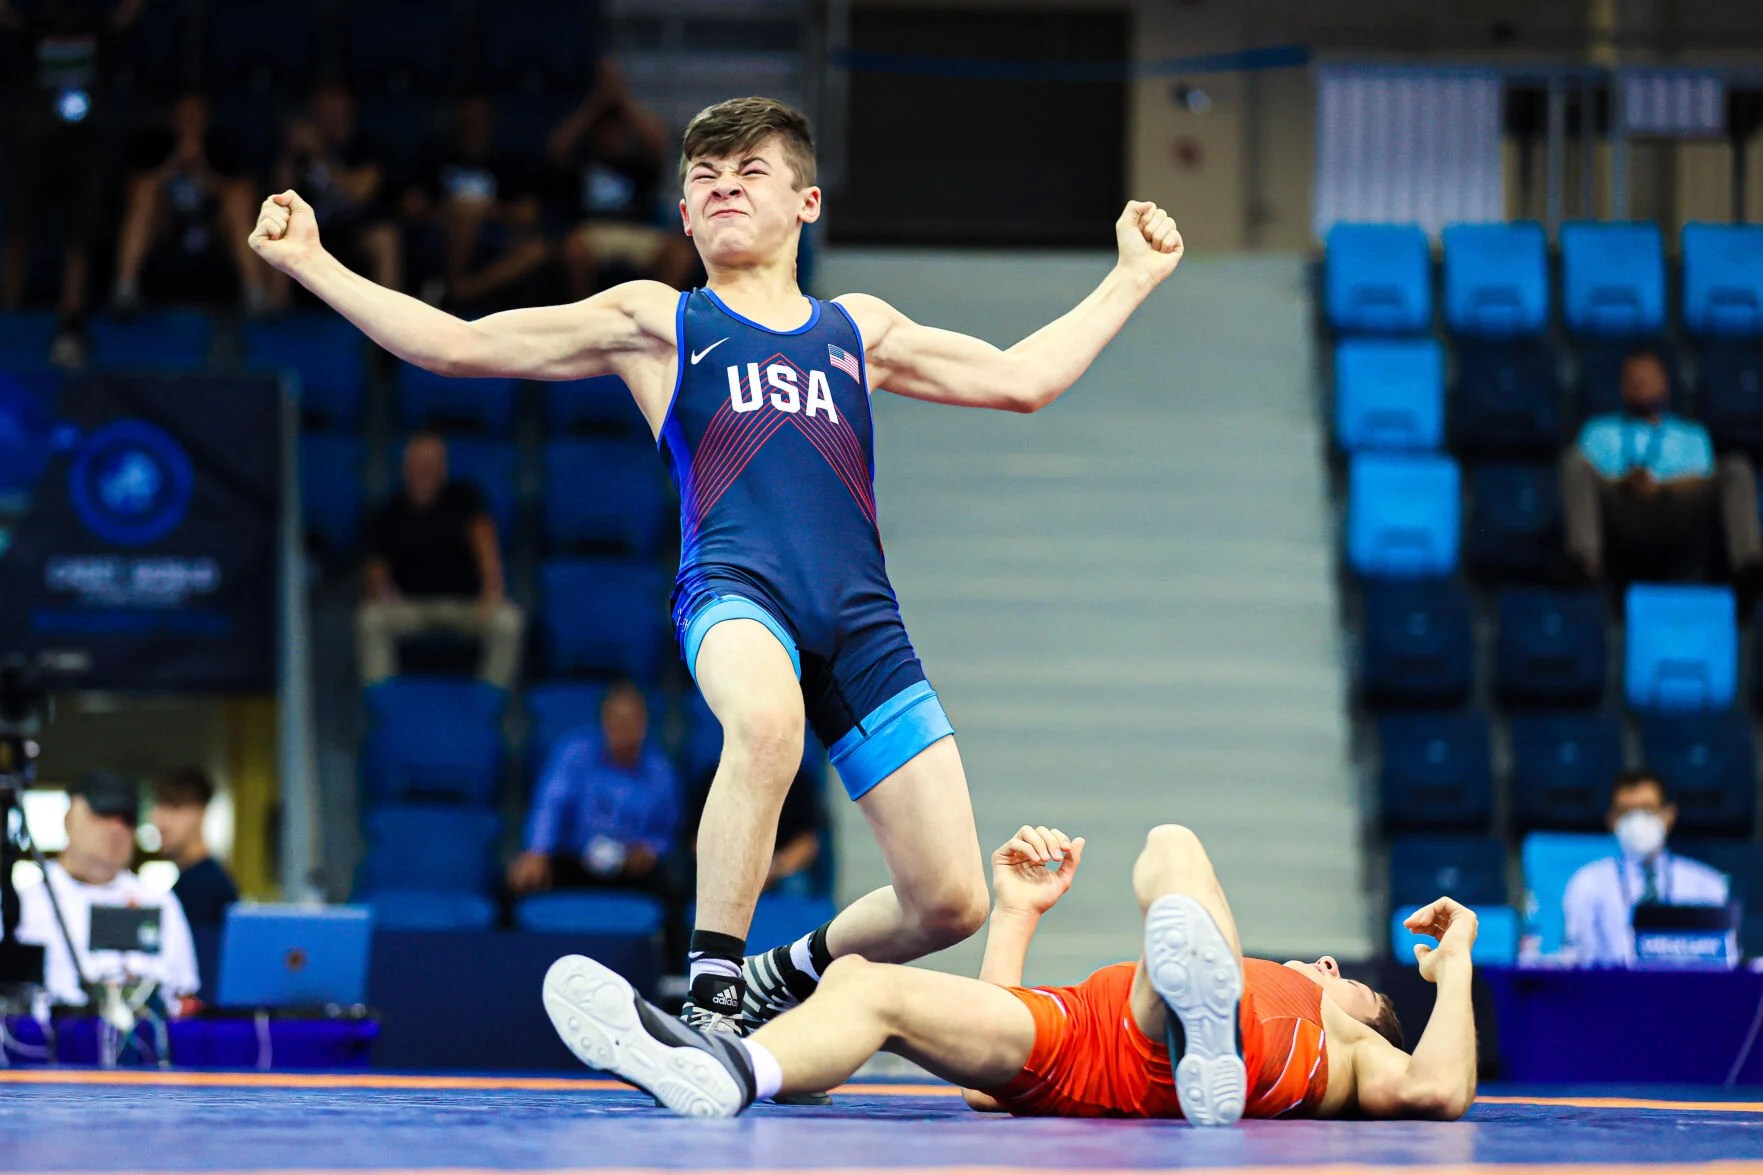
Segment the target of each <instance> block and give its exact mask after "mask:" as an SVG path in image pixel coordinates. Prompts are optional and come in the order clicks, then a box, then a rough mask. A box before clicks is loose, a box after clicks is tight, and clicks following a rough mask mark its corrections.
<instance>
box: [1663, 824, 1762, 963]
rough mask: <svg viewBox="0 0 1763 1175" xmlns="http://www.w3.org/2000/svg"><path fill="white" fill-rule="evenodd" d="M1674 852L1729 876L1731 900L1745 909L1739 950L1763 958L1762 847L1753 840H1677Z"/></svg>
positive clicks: (1750, 955) (1750, 956)
mask: <svg viewBox="0 0 1763 1175" xmlns="http://www.w3.org/2000/svg"><path fill="white" fill-rule="evenodd" d="M1671 851H1672V852H1674V853H1676V854H1677V855H1679V856H1682V857H1688V858H1690V859H1691V860H1694V861H1700V862H1701V863H1702V864H1704V865H1707V866H1709V867H1710V868H1713V869H1718V870H1720V872H1722V873H1724V874H1726V877H1727V881H1728V883H1729V885H1730V891H1729V892H1730V894H1731V896H1732V898H1733V899H1734V900H1736V901H1738V902H1739V903H1740V904H1741V905H1742V906H1743V907H1744V921H1743V922H1742V923H1741V924H1740V928H1739V948H1740V950H1741V951H1742V952H1743V953H1744V955H1746V956H1747V957H1749V958H1757V957H1759V956H1763V844H1758V843H1757V842H1756V841H1754V840H1739V841H1734V840H1725V841H1722V840H1683V839H1678V840H1674V841H1673V842H1672V845H1671Z"/></svg>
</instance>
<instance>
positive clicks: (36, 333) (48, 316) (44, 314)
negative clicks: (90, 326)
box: [0, 310, 58, 368]
mask: <svg viewBox="0 0 1763 1175" xmlns="http://www.w3.org/2000/svg"><path fill="white" fill-rule="evenodd" d="M57 321H58V320H57V318H56V316H55V312H54V311H53V310H4V311H0V366H5V367H22V368H39V367H43V366H45V365H46V364H47V363H48V362H49V345H50V344H51V343H53V342H54V341H55V326H56V322H57Z"/></svg>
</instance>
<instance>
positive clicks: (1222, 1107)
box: [544, 824, 1476, 1125]
mask: <svg viewBox="0 0 1763 1175" xmlns="http://www.w3.org/2000/svg"><path fill="white" fill-rule="evenodd" d="M1083 848H1084V842H1083V839H1082V838H1081V837H1080V838H1078V839H1076V840H1071V839H1069V838H1067V837H1066V836H1065V835H1064V834H1063V833H1061V832H1059V831H1058V830H1056V829H1052V830H1050V829H1046V828H1029V827H1024V828H1023V829H1022V830H1021V831H1019V832H1018V833H1017V834H1016V835H1015V836H1014V837H1012V838H1011V840H1010V842H1009V843H1008V844H1006V845H1004V846H1003V847H1002V848H1000V849H999V850H998V851H997V852H996V853H994V854H992V879H993V889H994V905H993V909H992V916H991V922H990V924H989V929H988V936H987V941H986V953H985V961H984V963H983V965H982V966H981V969H980V977H979V978H978V979H967V978H963V977H960V976H955V975H946V974H942V973H940V972H936V971H926V970H921V969H918V968H913V967H900V966H894V965H890V964H881V963H870V962H866V961H865V960H863V959H861V958H856V957H852V956H847V957H845V958H841V959H838V960H835V961H834V963H833V964H832V967H831V968H830V969H829V970H828V971H827V973H826V975H825V977H824V980H823V981H822V983H821V985H820V987H819V989H818V990H817V991H815V992H814V994H813V995H812V996H810V997H809V998H808V999H807V1000H805V1001H804V1002H803V1003H802V1004H801V1005H800V1006H799V1007H796V1008H794V1009H792V1010H791V1011H789V1012H787V1013H785V1014H784V1015H782V1016H779V1017H778V1018H777V1019H776V1020H774V1021H772V1022H771V1023H770V1024H767V1025H766V1026H765V1027H764V1028H762V1029H761V1030H760V1031H759V1032H757V1033H755V1034H754V1035H753V1036H752V1037H750V1038H747V1039H739V1038H735V1037H732V1036H725V1035H717V1034H709V1035H706V1034H703V1033H699V1032H696V1031H694V1030H692V1029H690V1028H687V1027H685V1026H684V1025H682V1024H681V1023H680V1022H679V1021H677V1020H675V1019H673V1018H672V1017H669V1016H666V1015H664V1014H662V1013H661V1012H659V1011H657V1010H656V1009H655V1008H653V1007H651V1006H650V1005H649V1004H648V1003H646V1002H645V1001H644V1000H642V999H641V998H640V997H638V996H636V995H635V994H634V993H633V992H632V990H631V987H630V985H629V984H628V983H626V982H625V980H624V979H622V978H621V977H620V976H618V975H616V974H615V973H613V972H612V971H609V970H607V969H606V968H605V967H602V966H601V965H600V964H598V963H595V962H594V961H593V960H591V959H585V958H582V957H581V956H579V955H571V956H569V957H567V958H563V959H559V960H558V961H557V962H556V963H555V964H553V965H552V967H551V970H550V971H549V973H547V975H546V976H545V988H544V999H545V1010H546V1011H547V1013H549V1015H550V1017H551V1022H552V1023H553V1024H554V1025H555V1026H556V1028H557V1031H558V1033H559V1034H560V1035H561V1036H562V1037H563V1041H564V1043H565V1044H567V1045H568V1046H569V1048H570V1050H571V1051H572V1052H574V1053H575V1055H576V1056H577V1057H579V1058H580V1059H581V1060H582V1061H584V1062H585V1063H587V1064H588V1065H591V1066H593V1067H594V1068H597V1069H605V1070H609V1071H611V1072H613V1073H616V1074H617V1075H618V1076H620V1077H622V1078H624V1079H625V1080H626V1081H629V1082H630V1083H632V1084H633V1085H636V1086H638V1087H640V1088H642V1089H644V1090H646V1091H648V1092H649V1093H651V1094H653V1095H654V1096H655V1097H656V1098H657V1099H659V1100H660V1101H661V1102H662V1103H663V1104H665V1105H666V1106H668V1107H669V1108H670V1109H672V1110H674V1111H675V1112H676V1113H680V1114H686V1115H692V1116H697V1117H727V1116H730V1115H733V1114H738V1113H740V1112H741V1111H742V1110H744V1109H746V1108H747V1107H748V1106H750V1105H752V1104H753V1102H754V1101H756V1100H759V1099H762V1098H768V1097H771V1096H773V1095H774V1094H776V1093H778V1092H780V1091H781V1092H784V1093H789V1092H793V1091H798V1090H821V1089H830V1088H832V1087H833V1086H834V1085H837V1084H838V1083H840V1082H842V1081H844V1080H846V1079H847V1078H849V1077H850V1076H851V1075H852V1074H853V1073H855V1072H856V1071H857V1068H858V1066H860V1065H862V1064H863V1062H864V1061H866V1060H868V1059H869V1058H870V1057H871V1056H873V1055H874V1054H875V1053H876V1052H878V1051H882V1050H886V1051H888V1052H892V1053H898V1054H899V1055H901V1056H903V1057H907V1058H909V1059H911V1060H913V1061H915V1062H917V1063H918V1064H920V1065H922V1066H924V1068H926V1069H928V1070H929V1071H930V1072H932V1073H934V1074H936V1075H937V1076H938V1077H941V1078H944V1079H945V1080H948V1081H952V1082H955V1083H957V1084H959V1085H961V1086H962V1087H964V1089H965V1090H966V1095H965V1096H966V1098H967V1103H968V1104H969V1105H970V1106H973V1107H974V1108H975V1109H982V1110H1006V1111H1009V1112H1010V1113H1013V1114H1024V1115H1057V1116H1065V1117H1142V1118H1176V1117H1185V1118H1187V1119H1188V1120H1189V1121H1191V1122H1193V1123H1195V1124H1196V1125H1227V1124H1229V1123H1232V1122H1235V1121H1236V1120H1237V1119H1239V1118H1242V1117H1245V1116H1247V1117H1250V1118H1281V1117H1283V1118H1332V1117H1344V1116H1354V1115H1358V1116H1363V1117H1371V1118H1447V1119H1448V1118H1457V1117H1461V1116H1462V1115H1463V1113H1464V1112H1465V1111H1467V1110H1468V1109H1469V1106H1470V1103H1471V1102H1472V1101H1473V1100H1474V1097H1475V1072H1476V1068H1475V1027H1474V1023H1473V1019H1472V1015H1471V1010H1470V1001H1469V983H1470V959H1469V955H1470V948H1471V947H1472V946H1474V944H1475V933H1476V918H1475V914H1474V913H1473V912H1472V911H1470V910H1468V909H1466V908H1465V907H1463V906H1461V905H1459V904H1458V903H1457V902H1455V901H1452V900H1451V899H1450V898H1440V899H1439V900H1438V901H1436V902H1434V903H1433V904H1432V905H1430V906H1427V907H1426V908H1425V909H1422V910H1418V911H1416V912H1415V913H1414V914H1413V915H1412V916H1411V917H1409V918H1408V920H1407V925H1408V927H1409V929H1411V930H1413V931H1415V932H1416V933H1418V934H1422V935H1428V936H1430V937H1432V938H1433V939H1435V940H1436V945H1434V946H1417V947H1416V948H1415V955H1416V957H1417V959H1418V961H1419V964H1420V974H1421V975H1422V976H1423V977H1424V978H1425V979H1427V980H1428V981H1430V982H1432V983H1434V984H1436V985H1437V986H1438V996H1437V1003H1436V1006H1435V1008H1434V1010H1433V1014H1432V1018H1431V1021H1430V1022H1429V1023H1428V1024H1427V1026H1426V1031H1425V1032H1424V1033H1423V1034H1422V1036H1421V1038H1420V1041H1419V1043H1418V1044H1417V1045H1416V1046H1415V1048H1414V1052H1413V1054H1412V1055H1410V1054H1408V1053H1406V1052H1404V1051H1402V1048H1401V1043H1402V1036H1401V1027H1400V1026H1399V1025H1398V1024H1397V1022H1396V1018H1395V1014H1394V1011H1393V1010H1392V1008H1391V1006H1390V1002H1389V999H1388V997H1387V996H1383V995H1380V994H1378V993H1376V992H1374V991H1372V990H1371V989H1370V988H1368V987H1366V986H1365V985H1364V984H1362V983H1359V982H1357V981H1355V980H1349V979H1344V978H1342V977H1341V975H1340V973H1339V971H1338V969H1337V968H1336V966H1335V962H1334V960H1333V959H1331V958H1328V957H1327V956H1324V957H1323V958H1321V959H1318V960H1317V961H1316V962H1314V963H1302V962H1296V961H1294V962H1289V963H1286V964H1284V965H1280V964H1277V963H1271V962H1266V961H1264V960H1261V959H1245V958H1243V956H1242V948H1241V946H1240V940H1239V939H1238V937H1237V928H1236V923H1235V921H1234V920H1233V919H1232V917H1231V913H1230V906H1229V905H1228V904H1227V903H1226V901H1225V898H1224V891H1223V890H1222V889H1220V888H1219V884H1218V879H1217V877H1216V876H1215V875H1214V873H1213V871H1212V862H1211V861H1210V860H1209V859H1208V858H1207V856H1206V850H1205V849H1204V848H1203V847H1202V846H1201V844H1200V840H1199V838H1198V837H1196V836H1195V835H1194V834H1193V833H1192V832H1190V831H1189V830H1188V829H1186V828H1183V827H1180V826H1178V825H1172V824H1165V825H1162V826H1160V827H1157V828H1153V829H1152V830H1151V832H1150V835H1149V836H1148V837H1147V838H1146V840H1145V848H1144V851H1143V852H1142V853H1140V854H1139V859H1138V862H1137V864H1136V865H1135V866H1134V867H1133V889H1134V891H1135V893H1136V894H1137V896H1138V901H1139V909H1140V910H1141V911H1142V912H1143V913H1144V920H1145V936H1144V953H1143V955H1142V957H1141V958H1140V960H1139V962H1138V963H1136V964H1135V963H1116V964H1114V965H1112V966H1108V967H1104V968H1102V969H1101V970H1100V971H1097V972H1096V973H1095V974H1093V975H1091V976H1090V977H1089V978H1088V979H1087V980H1085V981H1084V982H1083V983H1081V984H1078V985H1077V986H1075V987H1036V988H1025V987H1022V986H1020V984H1021V982H1022V966H1023V961H1024V959H1025V957H1026V956H1027V954H1028V945H1029V942H1030V940H1031V939H1032V938H1033V937H1034V932H1035V928H1036V926H1037V924H1038V923H1039V921H1040V917H1041V915H1042V914H1044V913H1046V912H1047V911H1048V910H1050V909H1051V908H1052V907H1053V905H1054V903H1056V902H1057V901H1058V900H1059V899H1060V898H1061V897H1062V896H1063V895H1064V894H1065V892H1066V890H1067V889H1069V888H1070V886H1071V880H1072V878H1073V876H1074V875H1075V874H1076V872H1077V867H1078V863H1079V861H1080V860H1081V859H1082V857H1083ZM1055 862H1056V863H1057V864H1058V868H1057V869H1053V868H1050V865H1052V864H1053V863H1055ZM1172 1059H1173V1060H1174V1061H1175V1064H1174V1069H1173V1072H1172V1070H1171V1060H1172Z"/></svg>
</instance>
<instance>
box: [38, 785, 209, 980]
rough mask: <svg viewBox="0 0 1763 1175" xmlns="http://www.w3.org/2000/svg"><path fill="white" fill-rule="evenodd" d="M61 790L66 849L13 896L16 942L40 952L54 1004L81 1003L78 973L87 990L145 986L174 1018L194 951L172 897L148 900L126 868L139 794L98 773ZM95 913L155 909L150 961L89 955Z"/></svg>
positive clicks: (144, 955) (143, 955)
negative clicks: (155, 943) (61, 923)
mask: <svg viewBox="0 0 1763 1175" xmlns="http://www.w3.org/2000/svg"><path fill="white" fill-rule="evenodd" d="M68 790H69V794H70V796H71V800H72V802H71V803H70V804H69V806H68V810H67V848H66V849H65V850H63V852H62V854H61V856H60V858H59V859H58V860H56V861H52V862H50V864H49V875H48V878H47V880H46V882H45V881H38V882H36V883H34V884H32V885H28V886H24V887H21V888H20V890H19V894H18V899H19V907H20V918H19V924H18V940H19V941H20V942H29V943H37V944H39V945H41V946H42V947H43V948H44V955H45V958H44V963H43V971H44V986H45V987H46V988H47V989H48V991H49V995H50V998H51V999H53V1000H54V1001H55V1002H56V1003H58V1004H74V1005H83V1004H85V1003H86V1002H87V997H86V992H85V991H83V990H82V989H81V987H80V974H79V973H80V971H84V973H85V978H86V980H87V982H89V983H105V982H112V981H116V982H122V983H124V984H127V985H129V986H130V987H132V986H133V985H135V984H138V983H139V982H141V981H142V980H152V981H154V982H155V983H156V984H157V987H158V994H159V995H160V996H161V997H162V998H163V1000H164V1003H165V1006H166V1007H167V1008H168V1009H171V1010H172V1011H174V1012H175V1011H176V1010H177V1007H178V1001H179V999H181V998H182V997H184V996H190V995H194V994H195V993H196V989H197V987H198V980H197V977H196V948H195V945H194V944H193V942H192V941H191V938H190V925H189V923H188V922H187V921H186V920H185V919H184V909H183V906H181V905H180V904H179V903H178V900H177V896H176V895H175V894H171V893H163V894H160V893H152V892H150V891H149V890H148V889H147V887H146V886H145V885H143V884H142V882H141V879H140V878H139V877H137V876H135V875H134V874H133V873H131V872H129V870H128V868H127V866H128V863H129V860H130V858H131V857H133V855H134V850H135V826H136V825H137V824H139V823H140V809H141V798H140V791H139V789H138V788H137V787H136V786H135V785H134V784H132V783H130V782H129V781H128V780H126V779H123V778H121V777H120V776H117V775H114V774H112V773H110V772H103V771H97V772H92V773H91V774H88V775H86V776H84V777H83V778H81V779H80V781H79V782H78V783H76V784H75V785H74V786H73V787H72V788H70V789H68ZM50 886H53V887H54V890H55V900H56V902H57V903H58V904H59V905H60V907H61V914H62V917H63V918H65V919H66V921H67V933H68V937H69V938H71V939H72V940H73V947H74V950H75V951H76V952H77V953H78V956H79V969H78V970H76V968H75V966H74V959H73V956H70V955H69V954H68V948H67V941H66V940H65V939H63V938H62V935H61V929H60V927H58V926H57V925H56V923H55V911H54V908H53V906H52V905H51V904H50V901H49V887H50ZM100 907H121V908H124V909H149V908H156V909H157V910H158V911H159V950H158V953H152V952H149V951H115V950H98V951H94V950H92V949H91V936H92V911H93V910H94V909H95V908H100Z"/></svg>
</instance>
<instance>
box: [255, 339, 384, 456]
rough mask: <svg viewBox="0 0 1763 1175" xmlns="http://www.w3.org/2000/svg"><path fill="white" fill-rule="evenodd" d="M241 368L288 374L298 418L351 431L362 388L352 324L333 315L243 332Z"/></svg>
mask: <svg viewBox="0 0 1763 1175" xmlns="http://www.w3.org/2000/svg"><path fill="white" fill-rule="evenodd" d="M243 333H244V339H245V365H246V366H247V367H249V368H251V369H253V370H258V371H262V370H280V369H284V368H285V369H288V370H291V371H293V373H294V374H295V375H297V376H298V377H299V379H300V415H301V416H302V417H303V418H305V419H306V420H307V421H309V422H318V423H321V424H323V425H324V426H325V427H327V428H354V427H355V426H356V425H357V424H358V423H360V420H361V396H362V393H363V391H365V390H366V387H367V356H366V354H365V353H364V351H363V336H362V334H361V332H360V331H359V330H357V329H356V327H355V324H354V323H352V322H350V321H349V320H348V319H346V318H344V317H342V316H341V315H338V314H301V315H289V316H287V317H284V318H277V319H275V320H274V321H268V322H265V321H257V322H247V323H246V324H245V326H244V331H243Z"/></svg>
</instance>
